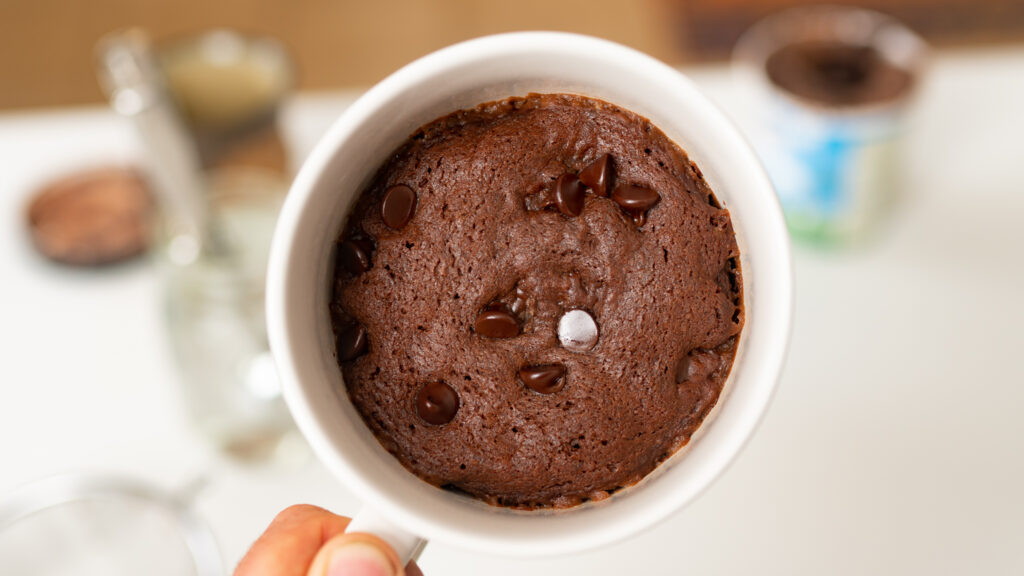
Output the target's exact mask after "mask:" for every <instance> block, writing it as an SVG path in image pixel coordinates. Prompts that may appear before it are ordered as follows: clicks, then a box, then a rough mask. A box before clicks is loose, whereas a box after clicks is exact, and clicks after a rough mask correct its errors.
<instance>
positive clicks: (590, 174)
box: [580, 154, 613, 197]
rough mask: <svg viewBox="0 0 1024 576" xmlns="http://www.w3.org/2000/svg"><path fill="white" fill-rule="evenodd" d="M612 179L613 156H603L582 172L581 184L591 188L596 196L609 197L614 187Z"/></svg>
mask: <svg viewBox="0 0 1024 576" xmlns="http://www.w3.org/2000/svg"><path fill="white" fill-rule="evenodd" d="M612 178H613V175H612V157H611V154H605V155H604V156H601V157H600V158H598V159H597V160H595V161H593V162H591V163H590V165H589V166H587V167H586V168H584V169H583V171H582V172H580V182H583V185H584V186H586V187H587V188H590V190H591V191H592V192H593V193H594V194H595V195H596V196H602V197H604V196H608V190H609V189H611V187H612Z"/></svg>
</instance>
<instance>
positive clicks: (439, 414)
mask: <svg viewBox="0 0 1024 576" xmlns="http://www.w3.org/2000/svg"><path fill="white" fill-rule="evenodd" d="M458 411H459V395H458V394H457V393H456V392H455V389H454V388H452V387H451V386H449V385H448V384H446V383H444V382H428V383H426V384H424V385H423V387H422V388H420V392H419V394H417V395H416V413H417V414H418V415H419V417H420V418H422V419H423V421H424V422H426V423H427V424H433V425H434V426H440V425H442V424H447V423H449V422H451V421H452V418H455V413H456V412H458Z"/></svg>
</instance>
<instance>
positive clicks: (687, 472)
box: [267, 32, 792, 562]
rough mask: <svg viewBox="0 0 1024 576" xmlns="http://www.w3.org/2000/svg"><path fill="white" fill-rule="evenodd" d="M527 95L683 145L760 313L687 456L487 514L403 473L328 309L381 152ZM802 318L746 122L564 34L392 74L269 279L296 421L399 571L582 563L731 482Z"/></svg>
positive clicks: (450, 55)
mask: <svg viewBox="0 0 1024 576" xmlns="http://www.w3.org/2000/svg"><path fill="white" fill-rule="evenodd" d="M530 92H547V93H557V92H569V93H576V94H582V95H585V96H590V97H594V98H598V99H601V100H605V101H608V102H612V103H614V104H617V105H619V106H622V107H625V108H627V109H629V110H632V111H633V112H636V113H638V114H640V115H641V116H644V117H646V118H648V119H649V120H651V121H652V122H653V123H654V125H656V126H658V127H659V128H660V129H661V130H662V131H663V132H664V133H665V134H666V135H668V137H669V138H670V139H672V140H673V141H675V142H676V143H677V144H679V145H680V146H681V147H682V148H683V149H684V150H685V151H686V153H687V154H688V155H689V156H690V158H691V159H692V160H693V161H694V162H695V163H696V164H697V166H699V167H700V169H701V171H702V172H703V174H704V176H705V178H706V179H707V181H708V183H709V184H710V185H711V188H712V190H714V192H715V195H716V196H717V197H718V199H719V201H720V202H721V203H722V204H723V205H724V207H725V208H727V209H729V211H730V213H731V215H732V221H733V225H734V228H735V231H736V238H737V242H738V243H739V248H740V253H741V256H740V261H741V265H742V270H743V285H744V295H745V305H746V323H745V325H744V327H743V331H742V333H741V336H740V343H739V348H738V351H737V354H736V359H735V364H734V366H733V368H732V372H731V373H730V375H729V379H728V380H727V382H726V384H725V389H724V390H723V393H722V396H721V398H720V399H719V401H718V404H717V406H716V407H715V409H714V411H713V412H712V414H711V415H709V417H708V419H707V420H706V421H705V423H704V425H703V426H701V428H700V429H699V431H698V432H697V434H695V435H694V437H693V438H692V439H691V440H690V443H689V445H688V446H686V447H685V448H684V449H682V450H680V451H679V452H678V453H676V454H675V455H674V456H672V457H671V458H669V459H668V460H667V461H665V462H664V463H662V464H661V465H660V466H659V467H658V468H657V469H656V470H655V471H654V472H652V473H651V474H649V475H648V476H647V477H646V478H644V479H643V480H642V481H640V482H639V483H638V484H636V485H634V486H632V487H630V488H627V489H625V490H621V491H619V492H616V493H615V494H613V495H612V496H611V497H610V498H608V499H606V500H603V501H601V502H590V503H586V504H583V505H581V506H577V507H575V508H571V509H565V510H556V511H551V510H541V511H515V510H510V509H505V508H499V507H494V506H489V505H487V504H485V503H483V502H481V501H477V500H474V499H471V498H468V497H466V496H462V495H458V494H454V493H451V492H447V491H444V490H440V489H438V488H437V487H435V486H432V485H430V484H427V483H426V482H424V481H422V480H420V479H419V478H418V477H416V476H415V475H413V474H412V473H410V472H409V471H407V470H406V469H405V468H403V467H402V465H401V464H400V463H399V462H398V460H396V459H395V458H394V457H393V456H392V455H391V454H389V453H388V452H387V451H386V450H385V449H384V448H383V447H382V446H381V445H380V443H379V442H378V441H377V439H376V438H375V437H374V435H373V433H372V432H371V431H370V429H369V428H367V427H366V426H365V425H364V424H363V420H362V418H361V417H360V415H359V413H358V412H357V411H356V410H355V408H354V407H353V406H352V403H351V402H350V401H349V399H348V396H347V394H346V392H345V387H344V383H343V382H342V376H341V370H340V369H339V367H338V363H337V361H336V360H335V355H334V337H333V334H332V332H331V323H330V316H329V314H328V301H329V298H330V296H331V284H332V277H333V267H334V265H333V263H334V259H333V250H334V246H335V241H336V239H337V237H338V234H339V233H340V231H341V229H342V227H343V225H344V223H345V218H346V216H347V215H348V211H349V209H350V207H351V206H352V205H353V203H354V200H355V199H356V198H357V197H358V195H359V193H360V192H361V191H362V190H363V189H364V188H365V187H366V186H367V185H368V184H369V182H370V180H371V178H372V177H373V176H374V174H375V173H376V171H377V170H378V169H379V168H380V166H381V164H382V163H383V161H384V159H385V158H386V157H387V156H388V155H389V154H391V153H392V152H393V151H394V150H395V149H396V148H397V147H398V146H399V145H400V144H401V143H402V142H404V141H405V140H406V139H407V138H408V137H409V136H410V135H411V134H412V133H413V131H415V130H416V129H417V128H419V127H420V126H422V125H424V124H426V123H428V122H430V121H431V120H434V119H436V118H438V117H440V116H443V115H445V114H448V113H450V112H454V111H456V110H459V109H463V108H469V107H473V106H475V105H477V104H480V103H482V102H487V101H492V100H497V99H501V98H505V97H509V96H517V95H525V94H527V93H530ZM791 308H792V270H791V262H790V251H789V239H788V236H787V234H786V228H785V225H784V222H783V218H782V211H781V209H780V208H779V204H778V200H777V198H776V196H775V193H774V191H773V189H772V187H771V184H770V183H769V181H768V178H767V176H766V175H765V173H764V170H763V169H762V167H761V164H760V162H759V161H758V159H757V157H756V156H755V155H754V153H753V151H752V150H751V148H750V147H749V146H748V145H747V143H746V142H745V141H744V140H743V138H742V137H741V136H740V134H739V133H738V131H737V130H736V128H735V127H734V126H733V125H732V124H731V123H730V122H729V121H728V120H727V119H726V118H725V116H724V115H723V114H722V113H721V112H720V111H719V110H718V109H717V108H715V106H713V105H712V104H711V103H710V102H709V101H708V100H707V99H706V98H705V97H704V96H702V95H701V94H700V93H699V92H698V91H697V89H696V88H695V87H694V86H693V84H692V83H691V82H690V81H689V80H688V79H687V78H686V77H684V76H683V75H682V74H680V73H679V72H677V71H675V70H673V69H672V68H670V67H668V66H666V65H665V64H663V63H661V62H659V61H657V60H655V59H653V58H651V57H649V56H647V55H645V54H642V53H640V52H637V51H635V50H632V49H629V48H626V47H624V46H620V45H618V44H614V43H612V42H608V41H605V40H600V39H596V38H590V37H586V36H579V35H573V34H564V33H551V32H520V33H513V34H502V35H497V36H489V37H485V38H480V39H476V40H470V41H468V42H463V43H461V44H456V45H454V46H450V47H448V48H445V49H442V50H440V51H438V52H435V53H433V54H430V55H428V56H426V57H424V58H421V59H420V60H417V61H415V62H413V63H411V64H409V65H408V66H406V67H404V68H402V69H401V70H399V71H398V72H395V73H394V74H392V75H391V76H389V77H388V78H386V79H384V80H383V81H382V82H380V83H379V84H377V85H376V86H374V87H373V88H372V89H371V90H370V91H368V92H367V93H366V94H365V95H363V97H361V98H360V99H359V100H358V101H356V102H355V103H354V104H353V105H352V106H351V107H350V108H348V109H347V110H346V111H345V113H344V114H343V115H342V116H341V117H340V118H339V119H338V120H337V122H335V124H334V125H333V126H332V127H331V129H330V131H329V132H328V133H327V134H326V136H324V137H323V139H322V140H321V141H320V143H319V144H318V145H317V147H316V148H315V149H314V151H313V153H312V154H311V155H310V157H309V158H308V159H307V160H306V163H305V165H304V166H303V167H302V169H301V170H300V172H299V174H298V176H297V178H296V180H295V182H294V184H293V186H292V189H291V192H290V193H289V195H288V198H287V200H286V201H285V204H284V208H283V210H282V212H281V215H280V218H279V220H278V224H277V230H276V233H275V238H274V243H273V248H272V251H271V257H270V268H269V272H268V280H267V323H268V330H269V335H270V345H271V349H272V351H273V353H274V357H275V359H276V361H277V366H278V371H279V373H280V377H281V383H282V387H283V391H284V396H285V399H286V400H287V402H288V406H289V407H290V409H291V411H292V415H293V416H294V417H295V421H296V423H297V424H298V426H299V428H300V430H302V432H303V434H304V435H305V436H306V439H307V440H308V441H309V443H310V444H311V445H312V447H313V449H314V451H315V452H316V454H317V455H318V456H319V458H320V459H321V460H322V461H323V463H324V464H325V465H326V466H327V467H328V468H329V469H330V470H331V471H332V472H333V473H334V474H335V475H336V476H337V477H338V478H339V479H340V480H341V481H342V482H343V483H344V485H345V486H346V487H347V488H348V489H349V490H351V491H352V492H353V493H354V494H356V495H357V496H358V497H359V498H361V499H362V500H363V501H364V502H365V504H366V507H365V508H364V510H363V511H362V512H360V513H359V514H358V515H357V517H356V518H355V520H354V521H353V523H352V525H351V526H350V530H352V531H362V532H371V533H374V534H376V535H378V536H380V537H382V538H383V539H384V540H386V541H388V542H389V543H390V544H392V545H393V546H394V547H395V548H396V550H397V552H398V554H399V556H400V557H402V559H403V562H404V561H405V560H407V559H408V558H410V557H412V556H414V555H415V554H416V553H417V552H418V551H419V550H420V549H422V546H423V544H424V543H425V541H426V539H431V540H438V541H441V542H444V543H446V544H451V545H455V546H460V547H463V548H466V549H471V550H475V551H478V552H483V553H493V554H504V555H549V554H558V553H569V552H576V551H580V550H583V549H586V548H592V547H596V546H601V545H604V544H608V543H610V542H613V541H616V540H619V539H622V538H625V537H628V536H630V535H633V534H636V533H637V532H639V531H641V530H644V529H645V528H648V527H650V526H652V525H653V524H655V523H656V522H658V521H660V520H662V519H664V518H666V517H667V516H669V515H670V514H672V513H673V512H675V511H676V510H678V509H680V508H681V507H682V506H684V505H685V504H687V503H688V502H690V501H692V500H693V499H694V498H695V497H696V496H697V495H698V494H700V492H701V491H702V490H704V489H705V488H707V486H708V485H709V484H710V483H711V482H712V481H713V480H714V479H715V478H716V477H717V476H718V475H719V474H721V473H722V471H723V470H724V469H725V468H726V466H727V465H728V464H729V463H730V462H731V461H732V460H733V458H735V456H736V455H737V453H738V452H739V451H740V449H741V448H742V446H743V445H744V443H745V442H746V441H747V439H748V438H750V436H751V434H752V433H753V432H754V429H755V427H756V426H757V424H758V422H759V421H760V419H761V416H762V414H763V413H764V411H765V409H766V407H767V405H768V402H769V400H770V398H771V396H772V392H773V390H774V388H775V384H776V381H777V379H778V375H779V372H780V370H781V368H782V364H783V359H784V356H785V351H786V345H787V340H788V336H789V329H790V319H791Z"/></svg>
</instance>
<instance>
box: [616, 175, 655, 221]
mask: <svg viewBox="0 0 1024 576" xmlns="http://www.w3.org/2000/svg"><path fill="white" fill-rule="evenodd" d="M612 200H614V201H615V203H616V204H618V205H619V207H620V208H622V210H623V211H625V212H626V214H629V215H630V216H632V217H633V221H634V222H636V225H637V226H643V225H644V224H645V223H646V222H647V211H648V210H650V209H651V208H653V207H654V205H655V204H657V203H658V202H660V201H661V195H659V194H658V193H657V192H655V191H654V190H651V189H650V188H644V187H642V186H634V185H632V184H619V185H618V186H616V187H615V191H614V192H612Z"/></svg>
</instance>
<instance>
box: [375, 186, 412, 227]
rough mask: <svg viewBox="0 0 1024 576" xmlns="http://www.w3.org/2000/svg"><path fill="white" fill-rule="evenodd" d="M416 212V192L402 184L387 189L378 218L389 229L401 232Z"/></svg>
mask: <svg viewBox="0 0 1024 576" xmlns="http://www.w3.org/2000/svg"><path fill="white" fill-rule="evenodd" d="M415 212H416V192H414V191H413V189H412V188H409V187H408V186H406V185H404V184H398V185H397V186H392V187H391V188H388V191H387V192H385V193H384V201H383V202H381V204H380V217H381V218H382V219H383V220H384V223H385V224H387V225H388V227H389V228H392V229H394V230H401V229H402V228H404V227H405V225H406V224H408V223H409V220H412V215H413V214H414V213H415Z"/></svg>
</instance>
